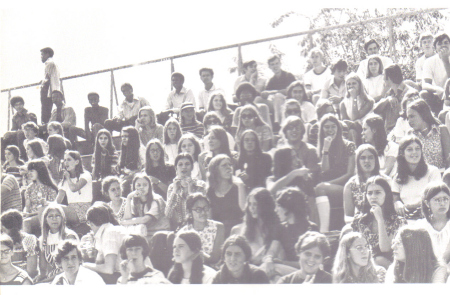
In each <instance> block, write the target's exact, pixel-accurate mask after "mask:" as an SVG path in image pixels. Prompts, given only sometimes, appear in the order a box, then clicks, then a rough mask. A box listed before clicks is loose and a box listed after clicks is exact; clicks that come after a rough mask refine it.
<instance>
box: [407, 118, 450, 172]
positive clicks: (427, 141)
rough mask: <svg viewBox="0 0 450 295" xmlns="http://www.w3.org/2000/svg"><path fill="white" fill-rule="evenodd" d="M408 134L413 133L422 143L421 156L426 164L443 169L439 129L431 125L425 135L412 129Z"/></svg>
mask: <svg viewBox="0 0 450 295" xmlns="http://www.w3.org/2000/svg"><path fill="white" fill-rule="evenodd" d="M408 133H409V134H411V133H413V134H414V135H416V136H417V137H418V138H419V139H420V141H421V142H422V149H423V155H424V157H425V161H426V162H427V164H429V165H433V166H436V167H438V168H439V169H441V168H445V162H444V156H443V152H442V141H441V129H439V126H438V125H435V124H433V125H432V126H431V129H430V132H428V134H427V135H423V134H422V132H420V131H415V130H413V129H411V130H410V131H409V132H408Z"/></svg>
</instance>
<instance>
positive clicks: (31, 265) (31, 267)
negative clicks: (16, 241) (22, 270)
mask: <svg viewBox="0 0 450 295" xmlns="http://www.w3.org/2000/svg"><path fill="white" fill-rule="evenodd" d="M37 268H38V256H37V254H36V255H33V256H30V257H27V273H28V274H29V275H30V277H32V278H34V277H35V276H36V275H37V273H38V270H37Z"/></svg>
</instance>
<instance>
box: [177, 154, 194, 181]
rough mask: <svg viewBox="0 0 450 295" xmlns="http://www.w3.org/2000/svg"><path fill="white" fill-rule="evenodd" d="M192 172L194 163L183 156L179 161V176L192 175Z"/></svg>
mask: <svg viewBox="0 0 450 295" xmlns="http://www.w3.org/2000/svg"><path fill="white" fill-rule="evenodd" d="M191 172H192V164H191V161H189V160H188V159H186V158H182V159H180V160H179V161H178V162H177V175H178V176H179V177H190V176H191Z"/></svg>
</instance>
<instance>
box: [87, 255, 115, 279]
mask: <svg viewBox="0 0 450 295" xmlns="http://www.w3.org/2000/svg"><path fill="white" fill-rule="evenodd" d="M117 258H118V257H117V255H116V254H108V255H106V257H105V263H103V264H97V263H90V262H85V263H83V266H84V267H86V268H88V269H90V270H93V271H96V272H100V273H104V274H110V275H111V274H113V273H114V266H115V264H116V259H117Z"/></svg>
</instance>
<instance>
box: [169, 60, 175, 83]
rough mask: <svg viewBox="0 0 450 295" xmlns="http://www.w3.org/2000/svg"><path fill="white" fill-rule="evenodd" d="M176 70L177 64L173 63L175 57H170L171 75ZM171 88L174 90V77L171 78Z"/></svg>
mask: <svg viewBox="0 0 450 295" xmlns="http://www.w3.org/2000/svg"><path fill="white" fill-rule="evenodd" d="M173 72H175V65H174V64H173V57H171V58H170V75H171V76H172V74H173ZM170 90H173V85H172V79H170Z"/></svg>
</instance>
